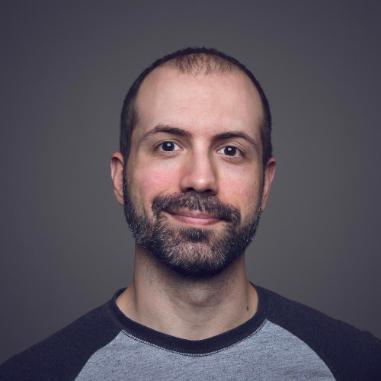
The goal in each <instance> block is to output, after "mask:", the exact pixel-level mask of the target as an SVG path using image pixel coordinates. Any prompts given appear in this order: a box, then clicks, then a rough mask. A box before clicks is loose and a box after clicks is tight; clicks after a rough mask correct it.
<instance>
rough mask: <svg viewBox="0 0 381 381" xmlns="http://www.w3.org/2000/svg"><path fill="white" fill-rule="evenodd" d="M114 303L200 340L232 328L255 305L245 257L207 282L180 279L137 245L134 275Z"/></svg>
mask: <svg viewBox="0 0 381 381" xmlns="http://www.w3.org/2000/svg"><path fill="white" fill-rule="evenodd" d="M117 305H118V307H119V308H120V309H121V311H122V312H123V313H124V314H125V315H127V316H128V317H129V318H130V319H132V320H135V321H137V322H139V323H140V324H143V325H145V326H148V327H150V328H152V329H155V330H156V331H160V332H163V333H166V334H168V335H171V336H176V337H180V338H184V339H189V340H201V339H205V338H208V337H212V336H215V335H218V334H220V333H223V332H225V331H228V330H230V329H233V328H235V327H237V326H238V325H240V324H243V323H244V322H245V321H247V320H248V319H250V318H251V317H252V316H253V315H254V314H255V312H256V309H257V295H256V291H255V289H254V288H253V287H252V286H251V284H250V283H249V282H248V280H247V276H246V270H245V259H244V256H241V257H239V258H238V259H236V260H235V261H234V262H233V263H232V264H231V265H230V266H229V267H228V268H227V269H225V270H224V271H223V272H221V273H220V274H218V275H216V276H214V277H212V278H210V279H207V280H193V279H188V278H184V277H182V276H179V275H178V274H176V273H174V272H173V271H171V270H169V269H168V268H167V267H166V266H164V265H162V264H161V263H158V262H157V260H156V259H154V258H153V257H152V255H151V254H149V253H147V252H146V251H145V250H144V249H142V248H141V247H136V250H135V263H134V278H133V281H132V283H131V284H130V285H129V287H128V288H127V289H126V290H125V291H124V292H123V293H122V294H121V295H120V296H119V297H118V299H117Z"/></svg>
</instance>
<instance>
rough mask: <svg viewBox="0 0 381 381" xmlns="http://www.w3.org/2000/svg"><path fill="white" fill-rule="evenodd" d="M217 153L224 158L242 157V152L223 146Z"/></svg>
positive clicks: (235, 148) (232, 147)
mask: <svg viewBox="0 0 381 381" xmlns="http://www.w3.org/2000/svg"><path fill="white" fill-rule="evenodd" d="M218 152H222V153H223V155H225V156H231V157H240V156H243V155H242V151H241V150H240V149H238V148H237V147H234V146H225V147H223V148H221V149H220V150H218Z"/></svg>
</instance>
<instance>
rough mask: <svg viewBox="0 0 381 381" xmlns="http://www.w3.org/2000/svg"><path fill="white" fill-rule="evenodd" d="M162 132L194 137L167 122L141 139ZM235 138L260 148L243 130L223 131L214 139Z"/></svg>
mask: <svg viewBox="0 0 381 381" xmlns="http://www.w3.org/2000/svg"><path fill="white" fill-rule="evenodd" d="M160 132H161V133H167V134H171V135H175V136H179V137H185V138H191V137H192V134H191V133H190V132H189V131H186V130H183V129H182V128H179V127H173V126H169V125H166V124H158V125H157V126H155V127H154V128H153V129H152V130H150V131H148V132H146V133H145V134H144V135H143V136H142V138H141V139H140V141H143V140H145V139H147V138H148V137H150V136H152V135H155V134H158V133H160ZM234 138H241V139H244V140H246V141H248V142H249V143H250V144H251V145H253V146H254V148H255V149H258V143H257V142H256V141H255V139H254V138H252V137H251V136H250V135H248V134H247V133H245V132H243V131H236V130H233V131H225V132H221V133H220V134H217V135H214V136H213V141H218V140H228V139H234Z"/></svg>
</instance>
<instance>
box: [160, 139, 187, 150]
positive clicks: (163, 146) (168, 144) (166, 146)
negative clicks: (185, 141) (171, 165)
mask: <svg viewBox="0 0 381 381" xmlns="http://www.w3.org/2000/svg"><path fill="white" fill-rule="evenodd" d="M180 149H181V147H179V145H178V144H176V143H175V142H173V141H171V140H165V141H163V142H161V143H160V144H158V145H157V146H156V147H155V150H157V151H160V152H174V151H178V150H180Z"/></svg>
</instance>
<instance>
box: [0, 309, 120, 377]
mask: <svg viewBox="0 0 381 381" xmlns="http://www.w3.org/2000/svg"><path fill="white" fill-rule="evenodd" d="M118 332H119V331H118V326H117V324H116V323H115V322H114V321H113V319H112V316H111V314H110V312H109V311H108V303H106V304H104V305H102V306H100V307H97V308H95V309H94V310H92V311H90V312H88V313H87V314H85V315H83V316H82V317H80V318H79V319H77V320H75V321H74V322H72V323H71V324H69V325H68V326H66V327H65V328H63V329H62V330H60V331H58V332H56V333H55V334H53V335H52V336H50V337H48V338H47V339H45V340H43V341H41V342H39V343H37V344H35V345H33V346H32V347H31V348H29V349H27V350H25V351H24V352H21V353H19V354H17V355H15V356H13V357H12V358H10V359H9V360H7V361H6V362H5V363H4V364H2V365H1V366H0V380H36V379H38V380H53V379H54V380H71V379H74V378H75V376H76V375H77V373H78V372H79V371H80V369H81V368H82V367H83V365H84V364H85V363H86V361H87V359H88V358H89V357H90V356H91V354H92V353H94V352H95V351H96V350H98V349H99V348H101V347H102V346H104V345H105V344H107V343H108V342H109V341H111V340H112V339H113V338H114V337H115V336H116V335H117V334H118Z"/></svg>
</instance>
